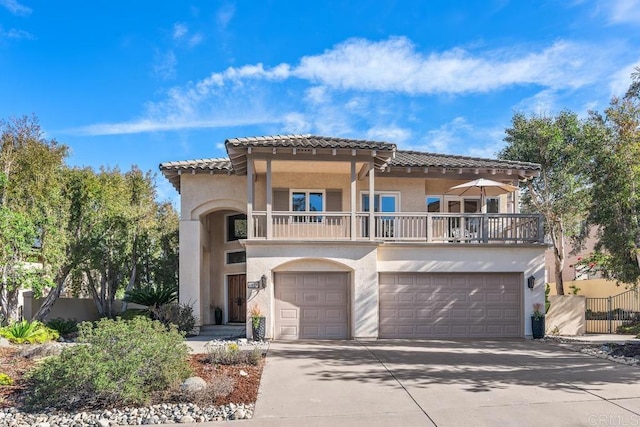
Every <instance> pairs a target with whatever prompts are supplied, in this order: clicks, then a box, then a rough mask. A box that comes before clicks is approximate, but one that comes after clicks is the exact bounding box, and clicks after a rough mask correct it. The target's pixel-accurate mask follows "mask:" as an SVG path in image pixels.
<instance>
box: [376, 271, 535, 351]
mask: <svg viewBox="0 0 640 427" xmlns="http://www.w3.org/2000/svg"><path fill="white" fill-rule="evenodd" d="M522 280H523V279H522V275H521V274H518V273H415V274H408V273H398V274H391V273H382V274H380V330H379V336H380V338H448V337H451V338H454V337H480V338H498V337H520V336H522V335H523V328H522V315H521V314H522V309H521V305H522V304H521V301H522V289H523V282H522Z"/></svg>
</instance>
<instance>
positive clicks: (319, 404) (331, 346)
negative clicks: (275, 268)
mask: <svg viewBox="0 0 640 427" xmlns="http://www.w3.org/2000/svg"><path fill="white" fill-rule="evenodd" d="M639 414H640V369H639V368H633V367H628V366H624V365H620V364H615V363H613V362H609V361H605V360H601V359H596V358H593V357H590V356H586V355H583V354H580V353H575V352H571V351H568V350H565V349H563V348H561V347H559V346H557V345H554V344H548V343H543V342H533V341H526V340H509V341H502V340H499V341H498V340H496V341H403V340H379V341H366V342H356V341H343V342H274V343H272V344H271V347H270V349H269V354H268V358H267V364H266V366H265V369H264V373H263V377H262V383H261V386H260V394H259V396H258V401H257V404H256V410H255V414H254V419H253V420H252V421H251V422H250V424H252V425H263V426H293V425H296V426H297V425H305V426H325V425H326V426H329V425H331V426H340V425H343V426H358V425H362V426H398V425H401V426H414V425H420V426H422V425H425V426H428V425H437V426H464V425H470V426H471V425H473V426H482V425H491V426H493V425H501V426H509V425H513V426H527V425H531V426H534V425H535V426H540V425H553V426H556V425H558V426H560V425H561V426H574V425H584V426H612V425H615V426H632V425H640V415H639Z"/></svg>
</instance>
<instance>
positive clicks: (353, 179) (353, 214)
mask: <svg viewBox="0 0 640 427" xmlns="http://www.w3.org/2000/svg"><path fill="white" fill-rule="evenodd" d="M356 178H357V177H356V162H355V160H351V187H350V190H349V198H350V213H351V230H350V233H351V240H356V232H357V228H356V192H357V187H356V184H357V181H356Z"/></svg>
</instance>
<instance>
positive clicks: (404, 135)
mask: <svg viewBox="0 0 640 427" xmlns="http://www.w3.org/2000/svg"><path fill="white" fill-rule="evenodd" d="M409 138H411V130H410V129H405V128H401V127H399V126H395V125H391V126H374V127H372V128H371V129H369V130H368V131H367V139H371V140H375V141H387V142H393V143H403V142H405V141H407V140H408V139H409Z"/></svg>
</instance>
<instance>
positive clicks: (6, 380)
mask: <svg viewBox="0 0 640 427" xmlns="http://www.w3.org/2000/svg"><path fill="white" fill-rule="evenodd" d="M12 384H13V378H11V377H10V376H9V375H7V374H4V373H0V385H12Z"/></svg>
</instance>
